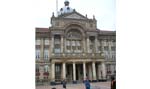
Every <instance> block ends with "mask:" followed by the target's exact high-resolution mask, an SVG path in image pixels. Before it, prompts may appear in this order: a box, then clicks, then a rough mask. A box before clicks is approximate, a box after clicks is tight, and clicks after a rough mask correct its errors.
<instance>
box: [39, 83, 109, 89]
mask: <svg viewBox="0 0 150 89" xmlns="http://www.w3.org/2000/svg"><path fill="white" fill-rule="evenodd" d="M53 87H55V88H56V89H63V87H62V85H56V86H50V85H44V86H36V89H52V88H53ZM66 89H85V86H84V84H83V83H80V84H67V88H66ZM91 89H110V82H97V83H91Z"/></svg>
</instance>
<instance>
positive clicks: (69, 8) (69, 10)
mask: <svg viewBox="0 0 150 89" xmlns="http://www.w3.org/2000/svg"><path fill="white" fill-rule="evenodd" d="M64 5H65V6H64V7H63V8H61V9H60V11H59V12H58V15H61V14H65V13H71V12H73V9H72V8H71V7H70V6H69V1H68V0H65V2H64Z"/></svg>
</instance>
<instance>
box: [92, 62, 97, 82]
mask: <svg viewBox="0 0 150 89" xmlns="http://www.w3.org/2000/svg"><path fill="white" fill-rule="evenodd" d="M92 69H93V71H92V72H93V80H96V69H95V62H92Z"/></svg>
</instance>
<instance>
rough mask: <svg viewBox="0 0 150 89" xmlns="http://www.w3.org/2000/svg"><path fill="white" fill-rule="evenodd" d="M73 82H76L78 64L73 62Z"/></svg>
mask: <svg viewBox="0 0 150 89" xmlns="http://www.w3.org/2000/svg"><path fill="white" fill-rule="evenodd" d="M73 81H76V64H75V63H74V62H73Z"/></svg>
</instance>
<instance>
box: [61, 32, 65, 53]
mask: <svg viewBox="0 0 150 89" xmlns="http://www.w3.org/2000/svg"><path fill="white" fill-rule="evenodd" d="M63 40H64V39H63V36H62V35H61V53H63V47H64V42H63Z"/></svg>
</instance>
